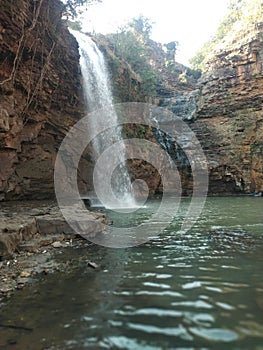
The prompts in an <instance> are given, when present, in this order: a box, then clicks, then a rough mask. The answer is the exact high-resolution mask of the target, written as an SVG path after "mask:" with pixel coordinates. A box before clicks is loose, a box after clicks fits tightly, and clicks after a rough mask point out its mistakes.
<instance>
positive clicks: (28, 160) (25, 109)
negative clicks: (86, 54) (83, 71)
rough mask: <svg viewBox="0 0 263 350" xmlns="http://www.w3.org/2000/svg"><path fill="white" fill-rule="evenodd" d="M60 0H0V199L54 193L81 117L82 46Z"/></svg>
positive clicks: (36, 196)
mask: <svg viewBox="0 0 263 350" xmlns="http://www.w3.org/2000/svg"><path fill="white" fill-rule="evenodd" d="M62 11H63V5H62V3H60V2H58V1H52V0H45V1H43V0H40V1H33V0H30V1H24V0H18V1H16V2H13V1H9V0H2V1H1V12H0V41H1V55H0V199H2V200H3V199H4V200H10V199H26V198H28V199H34V198H36V199H43V198H50V197H52V196H53V194H54V190H53V167H54V161H55V157H56V153H57V150H58V147H59V145H60V143H61V141H62V139H63V137H64V136H65V134H66V132H67V130H68V129H69V128H70V126H71V125H73V124H74V123H75V122H76V121H77V120H78V119H79V118H80V116H81V113H82V111H83V99H82V97H81V96H82V95H81V79H80V71H79V65H78V61H79V55H78V47H77V43H76V41H75V39H74V38H73V37H72V36H71V35H70V33H69V32H68V30H67V28H66V26H64V25H63V22H62V20H61V17H62Z"/></svg>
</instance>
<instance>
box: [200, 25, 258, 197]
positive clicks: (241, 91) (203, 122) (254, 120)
mask: <svg viewBox="0 0 263 350" xmlns="http://www.w3.org/2000/svg"><path fill="white" fill-rule="evenodd" d="M198 93H199V97H198V99H197V109H196V122H195V123H194V125H193V128H194V129H196V130H197V133H199V135H200V140H201V142H202V144H203V147H204V149H205V151H206V154H207V158H208V161H209V167H210V192H211V193H237V192H239V193H249V192H252V193H254V192H260V191H262V190H263V23H261V24H256V25H255V24H252V25H250V26H248V27H247V28H246V30H244V28H243V29H242V30H240V31H238V32H236V33H235V34H234V35H229V37H228V38H226V40H225V42H223V43H222V45H221V47H219V48H218V50H217V51H216V53H215V55H214V56H213V59H212V60H211V61H210V62H209V65H208V70H207V72H206V73H205V74H204V75H203V76H202V78H201V81H200V85H199V91H198Z"/></svg>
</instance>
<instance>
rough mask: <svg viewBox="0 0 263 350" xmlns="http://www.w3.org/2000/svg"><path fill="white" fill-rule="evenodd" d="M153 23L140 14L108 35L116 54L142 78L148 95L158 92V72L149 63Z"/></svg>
mask: <svg viewBox="0 0 263 350" xmlns="http://www.w3.org/2000/svg"><path fill="white" fill-rule="evenodd" d="M151 29H152V25H151V23H150V21H149V20H148V19H147V18H145V17H143V16H140V17H138V18H134V19H133V20H132V21H131V22H129V23H128V24H127V25H126V26H125V27H122V28H120V31H119V32H118V33H115V34H109V35H108V36H107V37H108V39H109V41H110V44H111V47H112V49H113V51H114V53H115V55H116V56H117V57H118V58H120V59H121V60H123V61H125V62H127V63H128V64H129V65H130V66H131V68H132V70H133V71H134V72H135V73H137V74H138V75H139V76H140V77H141V80H142V89H143V91H144V92H145V94H147V95H148V96H154V95H155V94H156V81H157V77H156V73H155V72H154V71H153V69H152V67H151V66H150V64H149V63H148V60H149V57H148V56H147V44H149V40H150V33H151Z"/></svg>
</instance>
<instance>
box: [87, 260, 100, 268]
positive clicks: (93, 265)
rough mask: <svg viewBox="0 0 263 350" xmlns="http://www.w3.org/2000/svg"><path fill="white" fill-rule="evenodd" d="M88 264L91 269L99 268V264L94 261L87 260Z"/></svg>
mask: <svg viewBox="0 0 263 350" xmlns="http://www.w3.org/2000/svg"><path fill="white" fill-rule="evenodd" d="M88 266H90V267H92V268H93V269H99V268H100V265H98V264H96V263H95V262H92V261H89V262H88Z"/></svg>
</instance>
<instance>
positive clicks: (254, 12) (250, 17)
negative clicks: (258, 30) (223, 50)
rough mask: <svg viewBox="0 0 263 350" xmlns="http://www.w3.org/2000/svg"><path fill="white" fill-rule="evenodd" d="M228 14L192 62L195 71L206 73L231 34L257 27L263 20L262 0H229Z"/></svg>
mask: <svg viewBox="0 0 263 350" xmlns="http://www.w3.org/2000/svg"><path fill="white" fill-rule="evenodd" d="M228 8H229V10H228V13H227V15H226V16H225V17H224V18H223V20H222V21H221V23H220V25H219V27H218V30H217V33H216V34H215V35H214V36H213V37H212V38H211V39H210V40H209V41H208V42H206V43H205V44H204V45H203V47H202V48H201V49H200V50H199V51H198V52H197V53H196V55H195V56H194V57H193V58H192V59H191V60H190V63H191V64H192V66H193V68H194V69H200V70H202V71H204V70H205V69H206V64H207V62H208V61H209V58H210V57H211V55H212V54H213V52H214V51H215V50H216V48H217V46H218V45H219V44H220V43H222V42H223V41H224V40H225V39H226V38H227V36H228V35H229V34H233V32H238V31H241V30H244V29H247V28H248V27H249V26H253V27H255V25H256V24H257V23H259V22H262V19H263V6H262V0H229V5H228Z"/></svg>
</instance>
